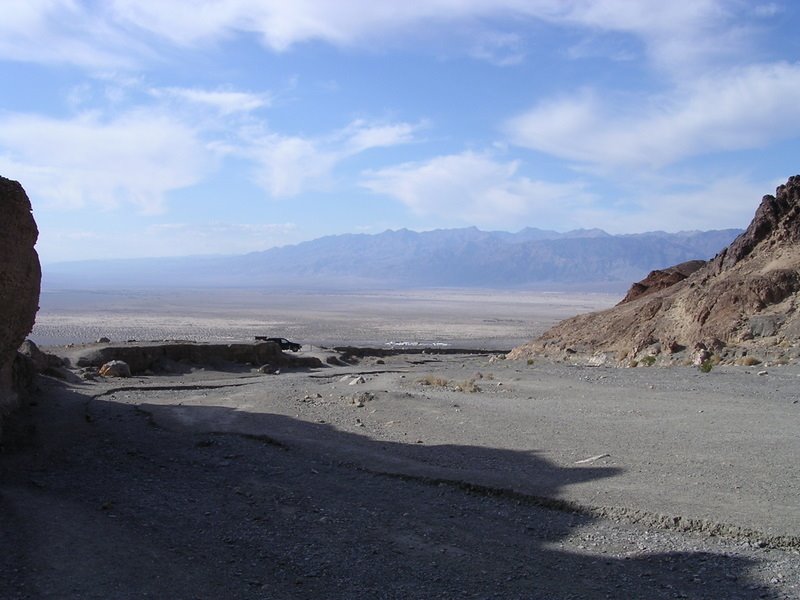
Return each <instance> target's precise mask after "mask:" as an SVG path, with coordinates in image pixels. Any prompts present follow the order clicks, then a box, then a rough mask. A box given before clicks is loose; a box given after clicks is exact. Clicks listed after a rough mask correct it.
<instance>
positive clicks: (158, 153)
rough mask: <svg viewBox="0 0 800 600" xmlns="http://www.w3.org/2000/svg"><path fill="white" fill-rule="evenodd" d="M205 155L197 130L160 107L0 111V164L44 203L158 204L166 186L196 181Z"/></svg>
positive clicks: (153, 207) (154, 208)
mask: <svg viewBox="0 0 800 600" xmlns="http://www.w3.org/2000/svg"><path fill="white" fill-rule="evenodd" d="M210 161H211V156H210V154H209V153H208V152H207V151H206V150H205V148H204V145H203V142H202V141H201V140H200V139H199V137H198V134H197V132H196V131H194V130H193V129H191V128H190V127H188V126H186V125H183V124H181V123H180V122H177V121H175V120H173V119H171V118H169V117H168V116H166V115H163V114H161V113H159V112H148V111H132V112H129V113H125V114H122V115H120V116H118V117H115V118H113V119H102V118H100V117H99V116H98V115H96V114H92V113H87V114H82V115H79V116H76V117H74V118H70V119H65V120H58V119H54V118H48V117H42V116H38V115H27V114H10V115H5V116H3V117H2V118H0V171H2V172H6V173H14V174H15V176H16V177H17V178H19V179H22V180H24V181H25V182H26V183H25V185H26V189H28V191H29V194H30V195H31V196H32V197H34V198H35V199H36V200H38V201H41V202H44V203H46V204H47V205H48V206H50V207H57V208H81V207H96V208H100V209H108V208H113V207H117V206H120V205H132V206H134V207H135V208H136V209H138V210H140V211H143V212H158V211H160V210H162V209H163V204H164V200H165V196H166V194H167V193H168V192H170V191H172V190H175V189H179V188H183V187H187V186H190V185H192V184H195V183H197V182H198V181H199V180H200V179H201V178H202V177H203V174H204V173H205V172H206V170H207V169H208V167H209V163H210Z"/></svg>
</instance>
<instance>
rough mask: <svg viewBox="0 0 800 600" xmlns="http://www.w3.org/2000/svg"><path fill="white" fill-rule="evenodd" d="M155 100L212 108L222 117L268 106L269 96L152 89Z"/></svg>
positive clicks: (237, 92) (231, 91)
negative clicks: (173, 100)
mask: <svg viewBox="0 0 800 600" xmlns="http://www.w3.org/2000/svg"><path fill="white" fill-rule="evenodd" d="M150 93H151V94H152V95H153V96H155V97H156V98H170V99H175V100H180V101H183V102H189V103H192V104H197V105H200V106H203V107H208V108H213V109H215V110H217V111H218V112H219V113H220V114H222V115H231V114H234V113H246V112H250V111H254V110H257V109H259V108H266V107H268V106H270V104H271V102H272V100H271V98H270V96H269V94H253V93H250V92H240V91H236V90H224V89H222V90H203V89H199V88H177V87H170V88H154V89H151V90H150Z"/></svg>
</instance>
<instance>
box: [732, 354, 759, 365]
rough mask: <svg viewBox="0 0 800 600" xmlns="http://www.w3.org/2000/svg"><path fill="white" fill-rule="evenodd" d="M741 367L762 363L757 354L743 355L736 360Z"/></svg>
mask: <svg viewBox="0 0 800 600" xmlns="http://www.w3.org/2000/svg"><path fill="white" fill-rule="evenodd" d="M736 364H738V365H739V366H741V367H754V366H756V365H760V364H761V361H760V360H758V359H757V358H756V357H755V356H743V357H741V358H740V359H739V360H737V361H736Z"/></svg>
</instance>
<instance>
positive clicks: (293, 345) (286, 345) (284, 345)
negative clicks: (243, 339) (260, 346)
mask: <svg viewBox="0 0 800 600" xmlns="http://www.w3.org/2000/svg"><path fill="white" fill-rule="evenodd" d="M256 339H257V340H259V341H261V342H274V343H276V344H278V346H280V347H281V350H291V351H292V352H298V351H299V350H300V348H302V347H303V346H302V345H301V344H298V343H297V342H290V341H289V340H287V339H286V338H282V337H267V336H265V335H257V336H256Z"/></svg>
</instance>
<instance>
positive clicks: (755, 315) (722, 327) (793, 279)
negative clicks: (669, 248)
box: [509, 176, 800, 364]
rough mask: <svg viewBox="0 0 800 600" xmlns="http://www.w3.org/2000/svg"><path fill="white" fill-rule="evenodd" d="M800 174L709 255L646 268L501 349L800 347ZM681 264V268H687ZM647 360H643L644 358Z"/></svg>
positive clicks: (742, 352)
mask: <svg viewBox="0 0 800 600" xmlns="http://www.w3.org/2000/svg"><path fill="white" fill-rule="evenodd" d="M798 242H800V176H794V177H791V178H789V180H788V181H787V182H786V183H785V184H784V185H781V186H779V187H778V189H777V191H776V193H775V195H774V196H772V195H767V196H764V198H763V199H762V201H761V204H760V206H759V207H758V209H757V211H756V214H755V217H754V218H753V221H752V222H751V223H750V226H749V227H748V228H747V230H746V231H745V232H744V233H742V234H741V235H740V236H738V237H737V238H736V239H735V240H734V241H733V242H732V243H731V244H730V245H729V246H728V247H727V248H725V249H724V250H723V251H722V252H720V253H719V254H718V255H717V256H716V257H715V258H713V259H712V260H710V261H709V262H708V263H705V264H702V266H699V265H698V264H697V263H695V264H693V265H690V269H691V268H694V267H696V266H699V268H697V269H696V270H695V271H694V272H688V273H687V269H686V265H678V266H677V267H673V268H672V269H667V270H663V271H660V272H654V273H651V274H650V276H648V278H647V279H646V280H644V281H642V282H639V283H638V284H634V286H633V287H632V288H631V291H630V292H629V293H628V295H627V296H626V298H625V300H624V301H623V302H621V303H620V304H618V305H617V306H615V307H614V308H611V309H609V310H606V311H602V312H597V313H591V314H586V315H580V316H577V317H573V318H571V319H567V320H566V321H563V322H561V323H559V324H558V325H556V326H555V327H553V328H552V329H550V330H549V331H547V332H545V333H544V334H543V335H542V336H541V337H539V338H538V339H536V340H534V341H533V342H531V343H529V344H526V345H524V346H521V347H519V348H516V349H515V350H514V351H513V352H512V353H511V354H510V355H509V358H524V357H531V356H534V355H537V354H539V355H542V354H544V355H548V356H562V357H565V356H573V357H575V356H582V357H587V356H588V357H591V360H592V361H593V362H595V363H603V362H613V363H616V364H636V363H637V362H640V361H641V360H643V359H645V358H646V357H654V358H655V360H657V361H659V362H662V363H669V362H675V361H679V360H680V361H682V360H686V359H687V356H686V354H685V353H686V352H688V353H691V352H693V351H695V350H696V349H699V350H704V351H707V352H708V353H709V354H711V355H713V356H714V358H715V360H719V361H723V362H735V361H737V360H738V361H741V360H742V359H743V357H745V356H749V357H750V360H751V361H754V360H767V359H768V360H777V361H783V362H785V361H787V360H793V359H796V358H798V355H800V313H798V311H797V307H798V302H799V301H800V244H798ZM690 269H689V270H690ZM652 361H653V359H647V361H646V362H648V363H651V362H652Z"/></svg>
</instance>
